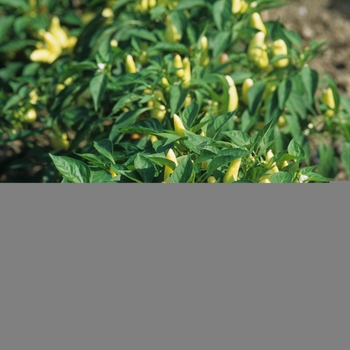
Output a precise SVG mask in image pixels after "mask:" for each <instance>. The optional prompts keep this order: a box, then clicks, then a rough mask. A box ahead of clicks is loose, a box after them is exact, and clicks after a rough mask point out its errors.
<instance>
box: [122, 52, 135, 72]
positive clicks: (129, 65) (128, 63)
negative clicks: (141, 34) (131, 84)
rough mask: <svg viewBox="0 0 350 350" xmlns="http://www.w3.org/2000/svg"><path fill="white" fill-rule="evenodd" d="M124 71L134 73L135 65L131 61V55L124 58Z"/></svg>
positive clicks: (132, 60)
mask: <svg viewBox="0 0 350 350" xmlns="http://www.w3.org/2000/svg"><path fill="white" fill-rule="evenodd" d="M125 69H126V72H127V73H132V74H133V73H136V72H137V70H136V65H135V61H134V59H133V57H132V56H131V55H127V56H126V60H125Z"/></svg>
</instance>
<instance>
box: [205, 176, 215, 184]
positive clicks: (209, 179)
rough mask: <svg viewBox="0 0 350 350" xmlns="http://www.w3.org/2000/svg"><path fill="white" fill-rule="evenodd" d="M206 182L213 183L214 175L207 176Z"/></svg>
mask: <svg viewBox="0 0 350 350" xmlns="http://www.w3.org/2000/svg"><path fill="white" fill-rule="evenodd" d="M207 182H208V184H215V182H216V179H215V177H214V176H209V177H208V179H207Z"/></svg>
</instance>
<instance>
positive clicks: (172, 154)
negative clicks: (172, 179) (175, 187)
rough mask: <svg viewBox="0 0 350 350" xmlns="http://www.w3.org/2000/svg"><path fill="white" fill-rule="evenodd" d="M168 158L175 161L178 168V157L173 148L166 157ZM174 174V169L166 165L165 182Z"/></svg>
mask: <svg viewBox="0 0 350 350" xmlns="http://www.w3.org/2000/svg"><path fill="white" fill-rule="evenodd" d="M166 158H167V159H169V160H171V161H173V162H174V163H175V165H176V166H178V162H177V159H176V155H175V153H174V151H173V150H172V148H170V149H169V151H168V153H167V155H166ZM173 172H174V170H173V169H171V168H170V167H168V166H166V165H165V167H164V181H165V182H166V181H167V179H168V178H169V176H170V174H172V173H173Z"/></svg>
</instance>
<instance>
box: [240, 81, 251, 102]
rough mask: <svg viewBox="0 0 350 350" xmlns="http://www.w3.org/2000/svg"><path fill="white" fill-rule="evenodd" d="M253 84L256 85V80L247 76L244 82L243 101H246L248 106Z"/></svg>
mask: <svg viewBox="0 0 350 350" xmlns="http://www.w3.org/2000/svg"><path fill="white" fill-rule="evenodd" d="M253 85H254V81H253V79H251V78H247V79H246V80H244V82H243V85H242V101H243V102H244V104H245V105H246V106H248V105H249V100H248V91H249V89H250V88H251V87H252V86H253Z"/></svg>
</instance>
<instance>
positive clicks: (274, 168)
mask: <svg viewBox="0 0 350 350" xmlns="http://www.w3.org/2000/svg"><path fill="white" fill-rule="evenodd" d="M273 156H274V154H273V152H272V151H271V150H269V151H268V152H267V154H266V163H267V164H268V166H271V169H269V170H268V171H267V174H275V173H278V172H279V170H278V168H277V165H276V163H275V162H274V163H272V162H271V159H272V158H273Z"/></svg>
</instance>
